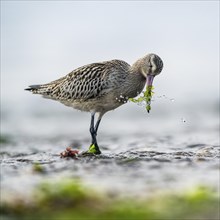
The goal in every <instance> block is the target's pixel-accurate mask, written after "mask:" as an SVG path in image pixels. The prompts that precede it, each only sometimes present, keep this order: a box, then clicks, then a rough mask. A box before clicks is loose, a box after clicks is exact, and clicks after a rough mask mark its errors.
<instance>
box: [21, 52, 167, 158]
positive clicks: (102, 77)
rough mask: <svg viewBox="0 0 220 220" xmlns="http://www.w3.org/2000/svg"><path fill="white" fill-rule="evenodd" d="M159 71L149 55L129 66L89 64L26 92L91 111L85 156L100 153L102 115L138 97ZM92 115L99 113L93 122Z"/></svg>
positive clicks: (119, 62) (160, 65) (156, 58)
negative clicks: (99, 141)
mask: <svg viewBox="0 0 220 220" xmlns="http://www.w3.org/2000/svg"><path fill="white" fill-rule="evenodd" d="M162 69H163V62H162V60H161V58H160V57H159V56H157V55H156V54H153V53H151V54H148V55H145V56H144V57H142V58H141V59H138V60H137V61H136V62H135V63H134V64H133V65H132V66H131V65H129V64H128V63H126V62H125V61H122V60H110V61H105V62H99V63H92V64H88V65H85V66H82V67H79V68H77V69H75V70H73V71H72V72H70V73H69V74H67V75H66V76H64V77H62V78H60V79H57V80H55V81H52V82H50V83H47V84H41V85H31V86H29V88H27V89H25V90H28V91H31V92H32V93H33V94H40V95H43V97H44V98H49V99H53V100H56V101H59V102H61V103H63V104H64V105H66V106H69V107H73V108H75V109H78V110H81V111H86V112H90V113H91V123H90V134H91V137H92V143H91V145H90V147H89V150H88V151H87V153H92V154H101V151H100V149H99V146H98V143H97V138H96V136H97V132H98V127H99V124H100V121H101V119H102V117H103V115H104V114H105V113H106V112H108V111H110V110H113V109H115V108H118V107H119V106H121V105H123V104H125V103H127V101H128V100H129V98H134V97H136V96H138V95H139V94H140V93H141V92H142V90H143V89H144V86H145V84H147V86H152V83H153V79H154V77H155V76H156V75H158V74H160V72H161V71H162ZM95 114H98V118H97V121H96V123H95Z"/></svg>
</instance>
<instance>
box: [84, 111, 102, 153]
mask: <svg viewBox="0 0 220 220" xmlns="http://www.w3.org/2000/svg"><path fill="white" fill-rule="evenodd" d="M94 120H95V113H92V115H91V124H90V134H91V137H92V144H91V145H90V147H89V150H88V151H87V153H94V154H101V151H100V150H99V147H98V144H97V140H96V135H97V130H98V126H99V123H100V121H101V118H100V117H99V119H98V121H97V123H96V126H95V128H94Z"/></svg>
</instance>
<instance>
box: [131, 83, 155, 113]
mask: <svg viewBox="0 0 220 220" xmlns="http://www.w3.org/2000/svg"><path fill="white" fill-rule="evenodd" d="M153 89H154V87H153V86H147V87H146V90H145V91H144V92H142V96H139V97H138V98H130V99H129V100H130V101H131V102H134V103H140V102H145V103H146V110H147V112H148V113H150V110H151V99H152V96H153V94H154V92H153Z"/></svg>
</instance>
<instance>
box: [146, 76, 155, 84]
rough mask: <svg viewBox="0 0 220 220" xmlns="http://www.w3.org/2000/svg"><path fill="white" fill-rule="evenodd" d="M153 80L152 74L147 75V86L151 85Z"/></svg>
mask: <svg viewBox="0 0 220 220" xmlns="http://www.w3.org/2000/svg"><path fill="white" fill-rule="evenodd" d="M153 80H154V76H152V75H147V82H146V83H147V86H152V85H153Z"/></svg>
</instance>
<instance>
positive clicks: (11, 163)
mask: <svg viewBox="0 0 220 220" xmlns="http://www.w3.org/2000/svg"><path fill="white" fill-rule="evenodd" d="M123 108H124V107H122V109H121V110H119V112H118V113H115V112H112V113H109V114H107V115H106V117H105V118H104V120H103V121H102V124H101V127H100V131H99V136H98V140H99V145H100V148H101V150H102V153H103V154H102V155H99V156H87V157H78V158H77V159H72V158H60V153H61V152H62V151H64V150H65V148H66V147H67V146H71V147H72V148H74V149H79V150H80V151H84V150H87V149H88V146H89V144H90V136H89V132H88V126H89V115H88V114H85V113H80V112H74V113H72V111H67V112H65V110H64V111H63V109H61V111H57V112H52V113H50V112H49V111H46V110H45V109H42V110H40V109H38V110H37V111H34V110H33V111H32V112H31V113H28V112H26V113H25V114H19V115H18V114H17V115H15V114H14V115H13V114H9V113H8V112H7V114H6V113H4V114H3V115H4V118H3V122H2V128H3V129H2V130H3V132H2V135H3V137H4V138H3V141H2V144H1V153H0V158H1V188H2V194H1V199H2V200H3V201H4V200H5V201H7V200H9V201H10V200H11V199H12V200H13V198H14V196H15V195H21V196H26V197H28V196H29V195H31V192H32V190H33V189H34V188H35V186H36V185H38V184H39V183H41V182H42V181H45V180H53V179H54V180H57V179H62V178H64V177H71V178H80V179H82V180H83V182H85V184H87V185H90V186H92V187H95V188H98V189H100V190H104V191H105V192H108V193H110V194H113V195H118V196H123V195H127V194H129V195H138V196H146V195H149V194H152V193H154V192H156V191H169V190H170V191H175V190H176V191H180V190H182V189H185V188H191V187H193V186H197V185H205V186H210V187H212V188H213V189H214V190H216V191H218V190H219V188H218V183H219V158H220V146H219V136H218V132H219V124H218V123H219V122H218V120H216V119H218V114H217V113H215V112H214V114H210V115H208V116H207V117H206V120H201V119H203V117H201V116H204V115H203V114H202V113H201V116H200V115H199V114H197V117H192V115H190V114H189V115H187V114H185V116H184V117H185V119H184V121H182V119H181V116H179V115H178V114H173V115H172V116H170V115H169V114H167V115H165V116H161V115H158V114H155V115H153V114H150V115H149V114H146V113H145V112H144V111H143V110H141V111H140V109H132V110H129V109H127V108H124V109H123ZM133 108H134V107H133ZM135 108H136V107H135ZM125 110H126V114H125ZM134 110H137V111H139V112H138V114H134ZM9 116H10V117H9ZM192 118H193V120H192ZM70 119H71V120H70ZM36 164H37V166H38V165H40V169H41V172H38V170H37V169H36Z"/></svg>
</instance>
